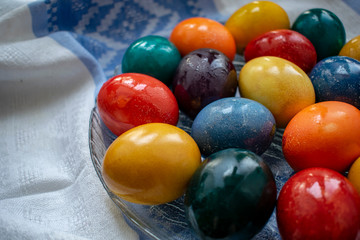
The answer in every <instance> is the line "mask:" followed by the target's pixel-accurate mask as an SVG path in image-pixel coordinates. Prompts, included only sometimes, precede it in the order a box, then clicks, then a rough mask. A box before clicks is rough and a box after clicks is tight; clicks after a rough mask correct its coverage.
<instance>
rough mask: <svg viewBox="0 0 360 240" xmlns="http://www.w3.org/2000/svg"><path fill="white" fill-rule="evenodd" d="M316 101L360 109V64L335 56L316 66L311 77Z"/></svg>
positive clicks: (353, 60) (347, 58)
mask: <svg viewBox="0 0 360 240" xmlns="http://www.w3.org/2000/svg"><path fill="white" fill-rule="evenodd" d="M309 77H310V79H311V81H312V83H313V85H314V89H315V96H316V101H318V102H322V101H342V102H347V103H350V104H352V105H354V106H355V107H357V108H359V109H360V62H359V61H357V60H355V59H353V58H349V57H344V56H334V57H329V58H326V59H323V60H322V61H320V62H319V63H317V64H316V66H315V67H314V69H313V70H312V71H311V73H310V75H309Z"/></svg>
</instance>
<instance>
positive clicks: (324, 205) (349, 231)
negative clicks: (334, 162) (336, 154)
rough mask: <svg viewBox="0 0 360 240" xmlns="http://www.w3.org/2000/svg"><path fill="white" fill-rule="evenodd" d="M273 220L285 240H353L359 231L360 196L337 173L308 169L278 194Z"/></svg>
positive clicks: (323, 169) (320, 169)
mask: <svg viewBox="0 0 360 240" xmlns="http://www.w3.org/2000/svg"><path fill="white" fill-rule="evenodd" d="M276 217H277V223H278V228H279V232H280V235H281V237H282V239H284V240H288V239H291V240H296V239H301V240H303V239H311V240H317V239H319V240H320V239H321V240H322V239H338V240H343V239H355V237H356V235H357V232H358V230H359V227H360V196H359V194H358V193H357V192H356V190H355V188H354V187H353V185H352V184H351V183H350V182H349V181H348V180H347V179H346V178H345V177H344V176H343V175H341V174H340V173H338V172H336V171H333V170H331V169H327V168H308V169H305V170H302V171H300V172H298V173H296V174H295V175H293V176H292V177H291V178H290V179H289V180H288V181H287V182H286V183H285V185H284V186H283V188H282V189H281V191H280V194H279V197H278V202H277V208H276Z"/></svg>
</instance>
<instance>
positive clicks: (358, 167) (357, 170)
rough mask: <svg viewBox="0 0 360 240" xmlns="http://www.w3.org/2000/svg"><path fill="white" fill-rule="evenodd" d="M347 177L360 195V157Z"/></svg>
mask: <svg viewBox="0 0 360 240" xmlns="http://www.w3.org/2000/svg"><path fill="white" fill-rule="evenodd" d="M347 177H348V179H349V181H350V182H351V183H352V184H353V185H354V187H355V188H356V190H357V191H358V193H359V194H360V156H359V157H358V158H357V159H356V160H355V161H354V163H353V164H352V165H351V167H350V170H349V174H348V176H347Z"/></svg>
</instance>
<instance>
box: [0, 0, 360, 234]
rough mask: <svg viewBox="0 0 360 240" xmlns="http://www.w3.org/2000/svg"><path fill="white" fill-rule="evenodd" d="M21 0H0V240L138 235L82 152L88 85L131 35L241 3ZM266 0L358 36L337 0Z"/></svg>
mask: <svg viewBox="0 0 360 240" xmlns="http://www.w3.org/2000/svg"><path fill="white" fill-rule="evenodd" d="M355 1H356V0H355ZM355 1H347V2H350V4H351V2H352V4H354V5H355ZM30 2H32V1H25V0H1V1H0V239H67V240H69V239H103V240H108V239H128V240H131V239H138V235H137V234H136V233H135V232H134V231H133V230H132V229H131V228H130V227H128V225H127V224H126V222H125V221H124V219H123V216H122V214H121V212H120V210H119V209H118V208H117V207H116V206H115V204H114V203H113V202H112V201H111V200H110V198H109V197H108V195H107V193H106V191H105V190H104V188H103V186H102V185H101V183H100V181H99V179H98V177H97V175H96V173H95V170H94V167H93V165H92V162H91V159H90V153H89V145H88V127H89V124H88V122H89V117H90V111H91V109H92V107H93V106H94V103H95V97H96V92H97V90H98V89H99V87H100V86H101V84H102V83H103V82H104V81H105V80H106V79H107V78H108V77H110V76H111V75H112V72H113V70H114V68H115V66H116V65H117V64H119V63H120V62H121V56H122V54H123V52H124V50H125V48H126V46H128V44H129V43H130V42H131V41H133V40H135V39H136V37H138V36H141V35H147V34H161V35H164V36H166V35H168V34H169V33H170V31H171V28H172V27H173V26H174V25H175V24H176V23H177V22H179V21H180V20H181V19H183V18H185V17H189V16H193V15H194V16H195V15H202V16H207V17H210V18H214V19H216V20H219V21H225V20H226V19H227V17H229V15H230V14H231V13H232V12H233V11H235V10H236V9H237V8H238V7H240V6H241V5H243V4H244V3H246V2H250V1H236V0H215V1H214V3H215V4H213V5H212V8H211V7H209V6H208V5H209V1H206V0H199V1H186V3H181V4H182V5H181V6H182V7H179V9H177V10H176V12H174V11H173V10H172V8H175V5H176V4H180V3H178V2H177V1H174V2H172V1H165V0H162V1H161V0H158V1H156V0H151V1H148V0H137V1H115V0H114V1H111V0H107V1H104V0H97V1H96V0H91V1H90V0H89V1H82V2H81V1H76V0H73V1H70V0H69V1H62V0H58V1H56V0H44V1H37V2H32V3H31V4H30ZM60 2H62V3H61V4H60ZM275 2H277V3H279V4H280V5H281V6H283V7H284V9H285V10H286V11H287V12H288V13H289V15H290V19H291V20H292V21H293V20H294V19H295V17H296V16H297V15H298V14H300V13H301V12H302V11H303V10H306V9H309V8H313V7H322V8H327V9H329V10H331V11H333V12H334V13H336V14H337V15H338V16H339V17H340V19H341V20H342V21H343V23H344V25H345V28H346V30H347V38H348V39H350V38H352V37H354V36H356V35H359V34H360V32H359V28H358V26H360V17H359V15H358V13H356V12H355V11H354V10H352V8H351V7H349V6H348V5H346V4H345V3H344V2H342V1H338V0H306V1H305V0H303V1H289V0H282V1H280V0H279V1H275ZM29 4H30V5H29ZM205 5H206V6H205ZM210 5H211V4H210ZM69 6H71V8H70V7H69ZM171 6H172V7H171ZM67 7H69V8H67ZM131 7H134V8H135V7H136V10H134V11H132V8H131ZM139 9H140V10H141V11H143V12H141V11H140V12H136V11H139ZM146 9H147V11H145V10H146ZM67 10H68V11H69V12H68V13H67V14H66V11H67ZM77 13H81V14H77ZM124 14H126V16H127V18H125V19H121V21H116V19H118V18H121V16H122V15H124ZM131 14H132V15H131ZM100 17H101V19H98V18H100ZM141 17H142V18H143V19H141ZM147 18H149V19H151V21H149V24H148V25H146V27H145V28H144V29H142V28H141V23H143V22H144V21H147V20H146V19H147ZM138 24H140V25H138ZM75 25H76V26H75ZM93 26H96V27H93ZM137 28H138V29H137ZM126 31H129V32H126ZM135 33H136V34H135ZM109 34H110V35H109ZM84 36H85V38H84Z"/></svg>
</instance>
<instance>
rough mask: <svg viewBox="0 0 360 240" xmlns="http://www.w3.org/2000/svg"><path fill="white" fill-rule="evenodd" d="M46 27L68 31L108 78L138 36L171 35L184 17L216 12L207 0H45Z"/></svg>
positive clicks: (207, 14)
mask: <svg viewBox="0 0 360 240" xmlns="http://www.w3.org/2000/svg"><path fill="white" fill-rule="evenodd" d="M43 4H45V8H46V14H47V16H46V18H47V31H48V32H49V34H51V33H53V32H57V31H69V32H71V33H72V34H73V37H74V38H75V39H76V40H77V41H78V42H79V43H80V44H81V45H82V46H83V47H84V48H85V49H86V50H87V51H89V53H91V54H92V55H93V56H94V57H95V58H96V59H97V60H98V62H99V63H100V65H101V67H102V69H103V71H104V73H105V75H106V77H107V78H109V77H111V76H112V75H113V74H114V69H115V67H116V66H117V65H119V64H120V63H121V60H122V56H123V54H124V52H125V50H126V48H127V47H128V46H129V44H130V43H131V42H133V41H135V40H136V39H137V38H139V37H141V36H145V35H150V34H156V35H162V36H165V37H167V36H169V34H170V32H171V29H172V28H173V27H174V26H175V25H176V24H177V23H178V22H180V21H181V20H182V19H185V18H189V17H193V16H207V17H210V16H211V13H214V15H216V8H215V5H214V3H213V2H212V1H206V0H188V1H175V0H147V1H139V0H138V1H132V0H103V1H100V0H61V1H57V0H45V1H44V2H43Z"/></svg>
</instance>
